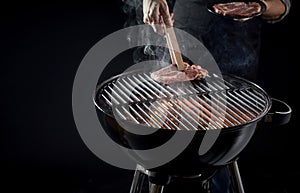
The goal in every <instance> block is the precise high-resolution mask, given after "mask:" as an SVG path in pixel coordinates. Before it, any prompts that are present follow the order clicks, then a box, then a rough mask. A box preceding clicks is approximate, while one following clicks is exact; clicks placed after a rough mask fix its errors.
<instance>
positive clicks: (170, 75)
mask: <svg viewBox="0 0 300 193" xmlns="http://www.w3.org/2000/svg"><path fill="white" fill-rule="evenodd" d="M184 65H185V70H184V71H183V72H182V71H178V70H177V67H176V64H170V65H169V66H167V67H164V68H162V69H160V70H158V71H155V72H152V73H151V74H150V76H151V78H152V79H154V80H155V81H156V82H159V83H163V84H170V83H175V82H185V81H190V80H194V79H196V78H205V77H206V76H207V75H208V71H207V70H206V69H204V68H201V67H200V66H196V65H194V64H193V65H189V64H188V63H185V62H184Z"/></svg>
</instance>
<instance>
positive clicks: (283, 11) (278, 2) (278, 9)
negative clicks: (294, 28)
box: [262, 0, 291, 23]
mask: <svg viewBox="0 0 300 193" xmlns="http://www.w3.org/2000/svg"><path fill="white" fill-rule="evenodd" d="M262 2H263V3H265V4H266V7H267V9H266V11H265V12H264V13H263V15H262V18H263V19H265V20H268V22H271V23H274V22H277V21H280V20H282V19H283V18H284V17H285V16H286V15H287V14H288V13H289V10H290V7H291V1H290V0H262Z"/></svg>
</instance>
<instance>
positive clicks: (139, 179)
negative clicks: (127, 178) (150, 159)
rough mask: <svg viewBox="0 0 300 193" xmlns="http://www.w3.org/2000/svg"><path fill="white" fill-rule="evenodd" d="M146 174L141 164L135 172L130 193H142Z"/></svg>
mask: <svg viewBox="0 0 300 193" xmlns="http://www.w3.org/2000/svg"><path fill="white" fill-rule="evenodd" d="M145 177H146V174H145V173H144V171H143V170H141V166H139V165H138V166H137V167H136V169H135V172H134V176H133V180H132V184H131V188H130V193H141V191H142V188H143V184H144V181H145Z"/></svg>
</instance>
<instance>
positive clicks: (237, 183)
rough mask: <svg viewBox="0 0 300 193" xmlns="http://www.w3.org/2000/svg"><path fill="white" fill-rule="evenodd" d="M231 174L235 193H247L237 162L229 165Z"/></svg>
mask: <svg viewBox="0 0 300 193" xmlns="http://www.w3.org/2000/svg"><path fill="white" fill-rule="evenodd" d="M228 168H229V171H230V174H231V183H232V189H233V193H245V191H244V187H243V183H242V178H241V175H240V171H239V167H238V164H237V161H234V162H232V163H230V164H229V165H228Z"/></svg>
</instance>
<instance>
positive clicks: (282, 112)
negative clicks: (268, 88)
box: [264, 98, 292, 126]
mask: <svg viewBox="0 0 300 193" xmlns="http://www.w3.org/2000/svg"><path fill="white" fill-rule="evenodd" d="M291 115H292V109H291V107H290V106H289V105H288V104H287V103H285V102H283V101H281V100H279V99H276V98H272V106H271V109H270V110H269V112H268V113H267V114H266V115H265V117H264V123H267V124H272V125H276V126H277V125H284V124H287V123H288V122H289V121H290V119H291Z"/></svg>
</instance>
